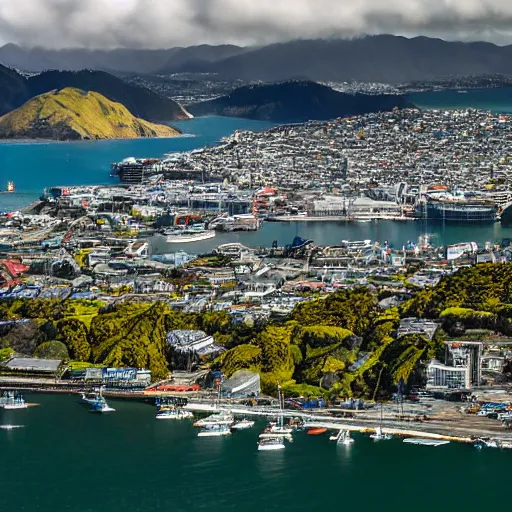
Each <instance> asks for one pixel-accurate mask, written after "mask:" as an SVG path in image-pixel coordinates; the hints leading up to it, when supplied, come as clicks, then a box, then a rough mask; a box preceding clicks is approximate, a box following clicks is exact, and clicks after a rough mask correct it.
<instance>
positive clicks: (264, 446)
mask: <svg viewBox="0 0 512 512" xmlns="http://www.w3.org/2000/svg"><path fill="white" fill-rule="evenodd" d="M284 449H285V444H284V442H283V439H282V438H281V437H277V436H274V437H266V438H264V439H260V440H259V442H258V451H275V450H284Z"/></svg>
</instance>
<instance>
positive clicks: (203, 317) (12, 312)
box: [0, 264, 512, 399]
mask: <svg viewBox="0 0 512 512" xmlns="http://www.w3.org/2000/svg"><path fill="white" fill-rule="evenodd" d="M413 315H416V316H420V317H427V318H433V319H438V320H439V321H440V322H442V329H439V330H438V331H437V333H436V335H435V336H434V338H433V339H432V340H430V339H427V338H425V337H423V336H419V335H408V336H404V337H401V338H399V339H396V336H395V332H396V329H397V327H398V325H399V322H400V318H401V317H404V316H413ZM0 319H4V320H15V319H28V321H25V322H20V323H18V324H16V325H15V326H13V327H11V328H10V330H8V331H5V332H3V334H2V337H0V359H5V358H7V357H9V356H10V354H12V353H13V351H15V352H20V353H23V354H28V355H32V354H35V355H39V356H41V357H52V358H53V357H55V358H62V359H66V360H67V359H71V360H72V363H70V367H72V368H74V369H79V368H83V367H87V366H90V365H97V366H103V365H109V366H131V367H145V368H149V369H150V370H151V371H152V372H153V377H154V379H161V378H164V377H166V376H167V375H168V372H169V370H172V369H173V368H176V367H179V366H177V365H182V364H184V362H183V360H182V359H180V357H179V355H177V354H174V353H173V351H172V350H171V349H169V347H168V346H167V343H166V334H167V333H168V332H169V331H171V330H174V329H201V330H204V331H205V332H206V333H208V334H211V335H213V336H214V337H215V340H216V342H217V343H219V344H221V345H222V346H223V347H225V348H226V349H227V350H226V351H225V352H224V353H223V354H222V355H221V356H219V357H218V358H217V359H216V360H215V361H213V362H210V363H211V364H212V366H213V367H214V368H219V369H221V370H222V371H224V372H225V373H226V375H227V376H231V375H233V374H234V373H235V372H236V371H238V370H251V371H257V372H259V373H260V375H261V383H262V389H263V391H264V392H267V393H275V390H276V387H277V384H278V383H279V384H281V385H282V387H283V389H284V390H285V392H286V394H288V395H292V396H300V395H308V396H319V395H324V396H325V397H333V396H342V397H348V396H364V397H367V398H373V399H380V398H385V397H389V396H390V394H391V393H393V392H394V391H395V390H396V386H397V383H398V382H400V381H403V382H405V383H409V384H414V383H420V378H421V372H420V370H421V368H422V366H423V364H424V363H425V362H427V361H429V360H430V359H431V358H433V357H439V355H440V354H441V353H442V350H443V344H442V340H443V339H445V338H446V337H447V336H452V337H457V336H459V337H461V339H486V338H492V339H495V338H498V337H499V336H503V335H511V334H512V265H508V264H507V265H503V264H496V265H488V264H485V265H478V266H476V267H473V268H469V269H463V270H461V271H460V272H458V273H457V274H454V275H452V276H448V277H445V278H444V279H443V280H442V281H441V282H440V283H439V284H438V286H436V287H435V288H433V289H428V290H423V291H420V292H418V293H417V294H416V295H415V296H414V297H413V298H412V299H411V300H409V301H407V302H406V303H404V304H402V306H401V307H400V308H391V309H388V310H386V311H383V310H381V309H380V308H379V307H378V304H377V296H376V295H375V294H374V293H372V292H370V291H369V290H367V289H365V288H355V289H353V290H350V291H347V290H344V291H340V292H336V293H334V294H332V295H329V296H328V297H326V298H317V299H313V300H311V301H310V302H305V303H302V304H301V305H299V306H298V307H297V308H296V309H295V310H294V311H293V312H292V313H291V314H290V315H289V316H288V317H287V318H284V319H281V320H279V321H266V322H260V321H253V320H251V321H248V322H242V323H233V322H232V320H231V317H230V316H229V315H228V314H227V313H226V312H224V311H222V312H212V311H208V312H204V313H201V314H196V313H182V312H178V311H174V310H172V309H171V308H170V307H169V306H167V305H166V304H164V303H161V302H153V303H139V302H125V303H123V304H116V305H113V304H110V305H107V304H105V303H103V302H101V301H89V300H64V301H62V300H57V299H30V300H23V299H16V300H12V301H4V302H0ZM82 365H83V366H82Z"/></svg>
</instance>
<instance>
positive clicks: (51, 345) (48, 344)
mask: <svg viewBox="0 0 512 512" xmlns="http://www.w3.org/2000/svg"><path fill="white" fill-rule="evenodd" d="M34 355H35V356H36V357H40V358H42V359H62V360H65V361H67V360H68V359H69V354H68V349H67V348H66V345H64V343H62V342H61V341H57V340H53V341H45V342H44V343H41V345H39V346H38V347H37V349H36V351H35V353H34Z"/></svg>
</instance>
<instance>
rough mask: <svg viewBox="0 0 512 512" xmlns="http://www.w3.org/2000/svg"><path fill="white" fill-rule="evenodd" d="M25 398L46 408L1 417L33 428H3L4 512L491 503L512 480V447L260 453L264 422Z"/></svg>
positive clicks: (304, 448)
mask: <svg viewBox="0 0 512 512" xmlns="http://www.w3.org/2000/svg"><path fill="white" fill-rule="evenodd" d="M27 399H28V401H29V402H37V403H40V404H41V405H40V406H39V407H31V408H29V409H27V410H21V411H10V412H6V411H4V412H2V413H0V424H7V423H11V424H22V425H24V428H19V429H14V430H3V429H2V430H0V446H1V448H2V464H0V510H11V511H13V512H14V511H16V512H18V511H20V512H21V511H31V512H32V511H34V512H35V511H37V512H55V510H59V511H61V512H113V511H115V512H125V511H126V512H142V511H143V512H157V511H158V512H161V511H162V512H163V511H166V512H167V511H176V512H185V511H186V512H191V511H195V510H222V511H239V510H244V511H246V512H252V511H258V512H261V511H267V510H276V511H277V510H281V511H309V512H310V511H312V510H341V509H347V508H352V507H358V508H359V509H361V510H370V509H372V508H378V509H379V510H385V511H387V510H390V511H391V510H393V511H401V510H411V509H414V510H417V511H431V510H432V509H439V510H451V509H453V510H464V509H466V510H483V509H484V508H487V507H488V505H489V499H490V495H492V496H493V498H492V499H495V497H496V496H499V495H500V492H501V493H502V492H504V490H505V489H507V488H508V483H509V482H508V468H509V462H510V456H511V453H509V451H508V450H497V449H484V450H476V449H474V448H473V447H472V446H471V445H460V444H456V443H451V444H449V445H446V446H440V447H437V448H433V447H427V446H414V445H405V444H403V443H402V442H401V440H398V439H396V440H392V441H386V442H380V443H376V442H373V441H371V440H369V439H368V438H366V437H364V436H363V435H357V434H356V435H354V436H353V437H354V438H355V440H356V441H355V443H353V445H351V446H348V447H346V446H339V447H337V446H335V445H334V444H333V443H329V440H328V435H322V436H307V435H306V434H305V433H303V432H299V433H297V434H295V436H294V442H293V443H291V444H287V446H286V449H285V450H283V451H281V452H258V450H257V437H258V433H259V430H260V429H259V428H258V427H261V426H262V425H256V426H255V427H254V428H253V429H251V430H247V431H241V432H236V433H234V434H233V435H231V436H228V437H226V438H198V437H197V432H196V430H195V429H194V428H193V427H192V425H191V422H189V421H186V420H184V421H176V422H175V421H157V420H155V418H154V414H155V408H154V407H152V406H149V405H146V404H142V403H131V402H126V401H115V400H109V402H111V405H112V406H113V407H114V408H115V409H116V412H115V413H112V414H110V415H94V414H90V413H89V412H87V409H85V408H83V407H82V406H81V405H79V404H78V403H77V397H72V396H52V395H32V396H28V397H27ZM21 462H22V463H21ZM475 482H478V485H476V486H474V485H472V484H473V483H475Z"/></svg>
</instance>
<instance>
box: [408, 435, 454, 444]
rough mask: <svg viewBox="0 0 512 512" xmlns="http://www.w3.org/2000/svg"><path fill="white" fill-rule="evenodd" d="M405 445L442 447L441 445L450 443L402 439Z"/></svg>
mask: <svg viewBox="0 0 512 512" xmlns="http://www.w3.org/2000/svg"><path fill="white" fill-rule="evenodd" d="M404 443H406V444H419V445H421V446H442V445H443V444H449V443H450V441H445V440H444V439H424V438H422V437H408V438H407V439H404Z"/></svg>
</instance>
